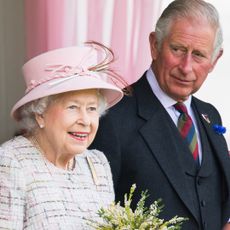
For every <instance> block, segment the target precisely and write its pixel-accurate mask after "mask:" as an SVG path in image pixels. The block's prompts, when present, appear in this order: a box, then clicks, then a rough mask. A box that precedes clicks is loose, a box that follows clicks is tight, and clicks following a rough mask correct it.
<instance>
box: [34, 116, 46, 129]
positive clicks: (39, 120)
mask: <svg viewBox="0 0 230 230" xmlns="http://www.w3.org/2000/svg"><path fill="white" fill-rule="evenodd" d="M35 120H36V121H37V123H38V126H39V127H40V128H41V129H42V128H44V127H45V121H44V117H43V114H38V113H35Z"/></svg>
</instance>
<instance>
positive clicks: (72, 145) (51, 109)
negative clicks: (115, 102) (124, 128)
mask: <svg viewBox="0 0 230 230" xmlns="http://www.w3.org/2000/svg"><path fill="white" fill-rule="evenodd" d="M98 107H99V96H98V91H97V90H96V89H90V90H81V91H75V92H68V93H64V94H60V95H59V96H58V97H57V99H56V100H55V101H54V102H52V103H51V104H50V105H49V106H48V108H47V110H46V112H45V113H44V114H42V115H38V116H37V117H36V119H37V121H38V123H39V124H40V125H41V124H42V125H44V128H42V129H40V131H39V132H40V140H41V141H42V146H43V149H44V150H45V151H46V153H47V152H49V154H55V155H75V154H79V153H82V152H84V151H85V150H86V148H87V147H88V146H89V145H90V144H91V143H92V141H93V139H94V137H95V135H96V132H97V129H98V124H99V111H98V110H99V108H98Z"/></svg>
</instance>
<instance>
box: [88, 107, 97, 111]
mask: <svg viewBox="0 0 230 230" xmlns="http://www.w3.org/2000/svg"><path fill="white" fill-rule="evenodd" d="M88 110H89V111H91V112H93V111H97V107H94V106H90V107H89V108H88Z"/></svg>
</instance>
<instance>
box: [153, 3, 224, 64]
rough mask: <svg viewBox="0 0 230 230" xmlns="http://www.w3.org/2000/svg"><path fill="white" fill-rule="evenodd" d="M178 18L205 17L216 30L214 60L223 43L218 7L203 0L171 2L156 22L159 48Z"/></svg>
mask: <svg viewBox="0 0 230 230" xmlns="http://www.w3.org/2000/svg"><path fill="white" fill-rule="evenodd" d="M178 18H179V19H180V18H181V19H183V18H187V19H190V20H198V21H199V20H200V19H205V20H207V22H208V23H209V24H210V25H211V26H212V28H213V30H216V37H215V42H214V52H213V55H212V60H214V59H215V58H216V57H217V55H218V53H219V51H220V49H221V48H222V43H223V34H222V28H221V25H220V21H219V14H218V11H217V10H216V8H215V7H214V6H213V5H212V4H210V3H207V2H205V1H203V0H174V1H173V2H171V3H170V4H169V5H168V7H167V8H165V10H164V11H163V13H162V14H161V16H160V18H159V19H158V21H157V23H156V28H155V33H156V39H157V44H158V46H157V47H158V49H160V48H161V45H162V41H163V40H164V38H165V37H166V36H167V34H168V32H169V30H170V27H171V25H172V23H173V21H175V19H178Z"/></svg>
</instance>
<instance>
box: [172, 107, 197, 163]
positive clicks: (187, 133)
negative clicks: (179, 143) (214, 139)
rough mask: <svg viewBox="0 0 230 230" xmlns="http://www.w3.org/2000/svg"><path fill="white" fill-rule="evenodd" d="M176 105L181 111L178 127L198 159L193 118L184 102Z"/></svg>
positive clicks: (195, 158) (194, 156)
mask: <svg viewBox="0 0 230 230" xmlns="http://www.w3.org/2000/svg"><path fill="white" fill-rule="evenodd" d="M174 107H175V109H176V110H177V111H178V112H180V116H179V119H178V123H177V127H178V129H179V131H180V133H181V136H182V137H183V138H184V139H186V141H187V142H188V145H189V149H190V151H191V152H192V155H193V158H194V160H195V161H198V142H197V136H196V131H195V126H194V124H193V122H192V119H191V117H190V116H189V114H188V111H187V108H186V106H185V105H184V104H183V103H177V104H175V105H174Z"/></svg>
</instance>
